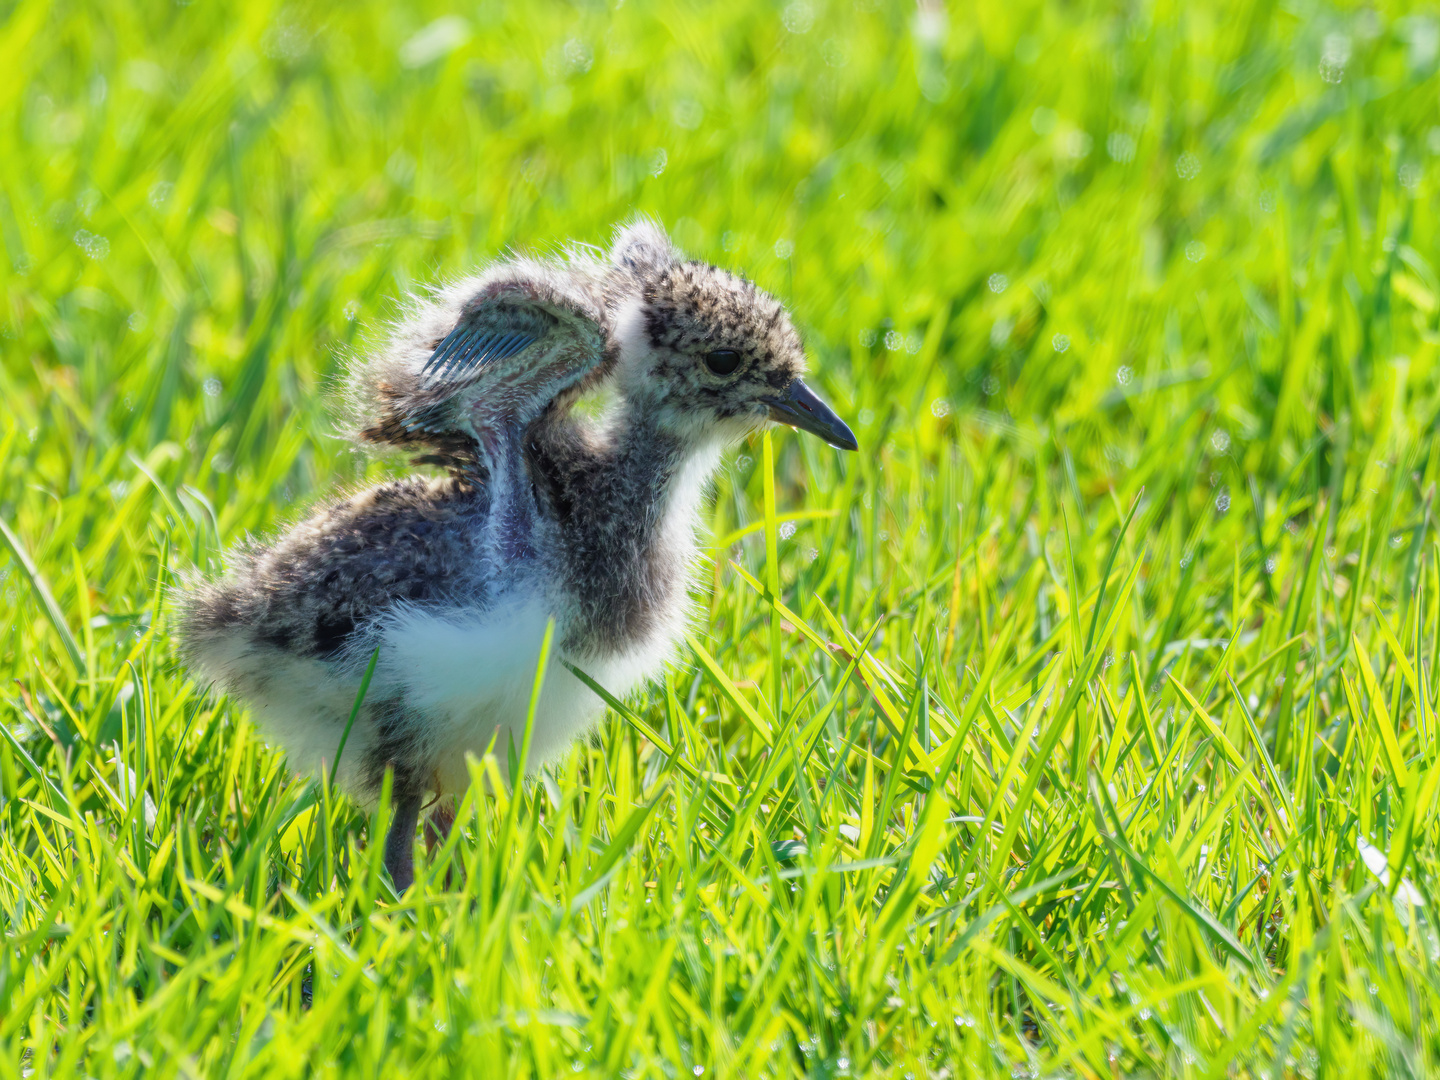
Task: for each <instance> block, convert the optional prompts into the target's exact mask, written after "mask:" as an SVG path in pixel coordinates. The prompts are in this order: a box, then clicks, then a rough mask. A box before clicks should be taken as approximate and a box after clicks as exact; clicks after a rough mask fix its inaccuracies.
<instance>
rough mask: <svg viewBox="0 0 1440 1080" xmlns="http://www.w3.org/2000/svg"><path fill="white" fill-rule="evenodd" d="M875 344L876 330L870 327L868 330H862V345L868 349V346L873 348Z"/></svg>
mask: <svg viewBox="0 0 1440 1080" xmlns="http://www.w3.org/2000/svg"><path fill="white" fill-rule="evenodd" d="M874 344H875V331H874V330H868V329H867V330H861V331H860V345H861V347H862V348H866V349H868V348H871V347H872V346H873V345H874Z"/></svg>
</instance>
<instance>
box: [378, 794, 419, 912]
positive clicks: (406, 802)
mask: <svg viewBox="0 0 1440 1080" xmlns="http://www.w3.org/2000/svg"><path fill="white" fill-rule="evenodd" d="M419 820H420V793H419V792H418V791H416V792H413V793H410V792H407V793H406V794H404V795H401V796H400V798H399V799H398V800H397V801H396V803H395V816H394V817H393V818H391V819H390V831H389V832H388V833H387V834H386V835H385V869H387V870H389V871H390V877H391V879H392V880H393V881H394V882H395V891H396V892H397V893H403V892H404V891H405V890H406V889H408V888H409V887H410V886H411V885H412V884H414V882H415V824H416V822H418V821H419Z"/></svg>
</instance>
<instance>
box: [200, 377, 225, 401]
mask: <svg viewBox="0 0 1440 1080" xmlns="http://www.w3.org/2000/svg"><path fill="white" fill-rule="evenodd" d="M200 388H201V389H202V390H204V391H205V396H206V397H219V396H220V389H221V387H220V380H219V379H217V378H216V377H215V376H214V375H211V376H210V377H209V378H208V379H206V380H205V381H204V382H203V383H202V384H201V387H200Z"/></svg>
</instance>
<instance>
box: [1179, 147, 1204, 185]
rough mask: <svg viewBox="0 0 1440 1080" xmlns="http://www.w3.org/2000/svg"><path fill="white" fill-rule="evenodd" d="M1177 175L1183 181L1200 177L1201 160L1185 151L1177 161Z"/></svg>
mask: <svg viewBox="0 0 1440 1080" xmlns="http://www.w3.org/2000/svg"><path fill="white" fill-rule="evenodd" d="M1175 175H1176V176H1178V177H1180V179H1181V180H1193V179H1195V177H1197V176H1199V175H1200V159H1199V158H1198V157H1196V156H1195V155H1194V154H1192V153H1190V151H1188V150H1187V151H1185V153H1183V154H1181V155H1180V156H1179V157H1178V158H1176V159H1175Z"/></svg>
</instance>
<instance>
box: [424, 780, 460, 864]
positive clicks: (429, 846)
mask: <svg viewBox="0 0 1440 1080" xmlns="http://www.w3.org/2000/svg"><path fill="white" fill-rule="evenodd" d="M454 824H455V800H454V799H449V798H446V797H445V796H443V795H442V796H440V799H439V801H438V802H436V803H435V809H434V810H431V811H430V816H429V817H428V818H426V819H425V854H427V855H431V856H433V855H434V854H435V849H436V848H438V847H439V846H440V845H441V844H443V843H445V841H446V840H449V839H450V829H451V828H452V827H453V826H454Z"/></svg>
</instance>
